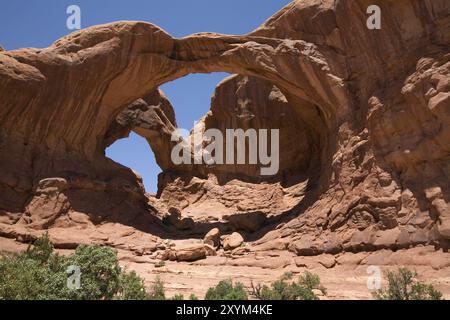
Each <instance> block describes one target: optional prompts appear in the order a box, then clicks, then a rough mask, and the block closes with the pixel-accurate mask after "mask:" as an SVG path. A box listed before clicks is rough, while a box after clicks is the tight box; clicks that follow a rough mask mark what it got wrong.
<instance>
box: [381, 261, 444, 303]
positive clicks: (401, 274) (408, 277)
mask: <svg viewBox="0 0 450 320" xmlns="http://www.w3.org/2000/svg"><path fill="white" fill-rule="evenodd" d="M385 275H386V278H387V281H388V287H387V288H384V289H380V290H377V291H376V292H375V293H373V296H374V297H375V299H377V300H441V299H442V293H441V292H439V291H438V290H436V289H435V288H434V287H433V286H432V285H431V284H425V283H421V282H419V281H417V280H415V278H416V277H417V272H415V271H414V272H413V271H411V270H409V269H407V268H400V269H398V270H397V271H388V272H386V274H385Z"/></svg>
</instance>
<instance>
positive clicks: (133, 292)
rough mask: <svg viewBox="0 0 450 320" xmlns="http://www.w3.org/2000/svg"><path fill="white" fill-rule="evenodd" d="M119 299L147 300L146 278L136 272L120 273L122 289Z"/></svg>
mask: <svg viewBox="0 0 450 320" xmlns="http://www.w3.org/2000/svg"><path fill="white" fill-rule="evenodd" d="M118 299H121V300H147V299H148V295H147V292H146V290H145V285H144V280H143V279H142V278H141V277H139V276H138V275H137V274H136V272H134V271H131V272H129V273H122V274H121V275H120V289H119V295H118Z"/></svg>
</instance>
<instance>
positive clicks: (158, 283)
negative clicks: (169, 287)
mask: <svg viewBox="0 0 450 320" xmlns="http://www.w3.org/2000/svg"><path fill="white" fill-rule="evenodd" d="M149 298H150V300H166V290H165V288H164V282H163V281H162V280H161V278H160V277H159V276H157V277H156V279H155V282H154V283H153V285H152V286H151V288H150V292H149Z"/></svg>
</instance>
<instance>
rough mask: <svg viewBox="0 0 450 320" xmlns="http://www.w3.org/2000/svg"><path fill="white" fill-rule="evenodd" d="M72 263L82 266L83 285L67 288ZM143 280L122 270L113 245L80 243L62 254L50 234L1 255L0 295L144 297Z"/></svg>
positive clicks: (73, 297)
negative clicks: (70, 251) (72, 250)
mask: <svg viewBox="0 0 450 320" xmlns="http://www.w3.org/2000/svg"><path fill="white" fill-rule="evenodd" d="M69 266H76V267H78V268H79V269H80V272H81V277H80V288H78V289H76V288H74V289H70V288H68V285H67V281H68V276H69V275H68V274H67V270H68V267H69ZM146 297H147V294H146V292H145V287H144V282H143V280H142V279H141V278H139V277H138V276H137V275H136V273H133V272H132V273H129V274H127V273H122V271H121V270H120V268H119V264H118V260H117V252H116V251H115V250H114V249H111V248H108V247H101V246H79V247H78V248H77V249H76V251H75V253H74V254H72V255H70V256H68V257H63V256H60V255H58V254H57V253H54V250H53V246H52V244H51V242H50V241H49V239H48V236H47V235H44V236H42V237H41V238H39V239H38V240H36V241H35V242H34V244H33V245H31V246H29V247H28V249H27V250H26V251H24V252H23V253H21V254H9V255H4V256H3V257H1V258H0V299H8V300H13V299H21V300H22V299H27V300H53V299H83V300H89V299H145V298H146Z"/></svg>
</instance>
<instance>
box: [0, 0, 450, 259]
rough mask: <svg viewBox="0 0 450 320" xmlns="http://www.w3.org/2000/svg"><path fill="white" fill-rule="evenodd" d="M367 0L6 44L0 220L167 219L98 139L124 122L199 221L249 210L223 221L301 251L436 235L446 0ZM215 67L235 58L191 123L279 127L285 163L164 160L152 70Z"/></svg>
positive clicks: (444, 127) (72, 223)
mask: <svg viewBox="0 0 450 320" xmlns="http://www.w3.org/2000/svg"><path fill="white" fill-rule="evenodd" d="M371 4H372V1H369V0H354V1H353V0H352V1H350V0H347V1H345V0H341V1H331V0H329V1H328V0H327V1H322V0H308V1H294V2H292V4H290V5H289V6H287V7H286V8H284V9H283V10H281V11H280V12H278V13H277V14H275V15H274V17H272V18H271V19H269V20H268V21H267V22H266V23H265V24H263V25H262V26H261V27H260V28H258V29H257V30H255V31H254V32H252V33H250V34H248V35H244V36H224V35H218V34H210V33H208V34H196V35H193V36H190V37H186V38H183V39H174V38H172V37H171V36H170V35H168V34H166V33H165V32H164V31H162V30H161V29H159V28H157V27H155V26H153V25H150V24H147V23H141V22H118V23H112V24H108V25H102V26H97V27H93V28H89V29H86V30H83V31H80V32H76V33H73V34H71V35H69V36H67V37H65V38H62V39H61V40H59V41H57V42H55V43H54V44H53V45H52V46H50V47H49V48H47V49H22V50H16V51H2V52H0V63H1V67H0V97H2V100H1V101H2V102H1V104H2V107H1V109H0V222H1V225H0V226H1V228H2V234H7V235H11V236H14V235H15V234H18V231H17V230H19V229H16V231H14V230H15V228H20V230H21V231H20V234H21V235H24V234H25V235H26V230H30V229H31V228H35V229H42V228H57V227H58V228H75V227H79V226H80V225H83V227H85V228H87V229H89V230H96V228H98V227H97V224H99V223H100V222H105V221H108V222H111V223H118V224H120V225H122V224H126V225H130V226H139V228H140V229H141V230H144V231H147V232H154V233H155V234H158V236H163V231H161V230H162V229H163V227H162V226H161V225H159V224H158V223H159V221H160V219H159V218H158V215H155V211H156V210H155V208H152V207H151V206H149V204H148V201H147V198H146V197H145V195H144V190H143V188H142V183H141V181H140V179H139V177H137V176H136V175H135V174H134V173H133V172H132V171H131V170H129V169H127V168H124V167H122V166H120V165H118V164H116V163H114V162H112V161H110V160H109V159H107V158H106V157H105V156H104V149H105V147H106V146H107V145H108V144H110V143H112V142H113V141H114V140H115V139H117V138H120V137H123V136H124V135H126V134H128V132H129V131H130V130H134V131H136V132H137V133H139V134H141V135H142V136H144V137H146V138H147V140H148V141H149V144H150V146H151V147H152V149H153V151H154V152H155V155H156V158H157V161H158V163H159V164H160V165H161V167H162V169H163V174H162V175H161V176H160V181H159V192H158V196H159V197H160V200H158V201H160V203H159V206H160V208H162V209H161V210H163V211H164V210H168V209H169V208H170V207H176V208H178V209H182V215H190V216H192V217H193V218H194V220H195V218H196V217H197V218H198V219H199V221H196V222H195V223H194V224H193V225H192V228H193V229H194V230H195V228H197V227H199V225H198V223H201V224H203V225H205V224H206V226H207V227H209V226H208V224H210V223H211V221H215V222H214V223H218V224H224V223H226V224H227V226H228V225H231V224H232V221H225V217H230V216H233V214H247V213H252V212H256V213H257V214H258V215H257V218H251V219H254V220H251V219H250V218H249V217H250V216H243V217H241V218H242V219H238V218H231V220H233V219H234V221H235V222H234V223H235V224H238V225H235V226H234V227H236V228H237V229H245V230H246V231H248V232H253V233H255V234H254V236H256V238H259V239H258V240H257V241H255V242H254V243H253V244H252V245H253V246H255V247H258V246H259V247H261V246H266V247H267V246H268V247H270V246H271V245H272V244H277V246H278V245H279V247H280V248H285V247H287V248H288V249H289V250H290V251H292V252H294V253H296V254H298V255H317V254H321V253H336V252H340V251H361V250H374V249H383V248H389V249H398V248H405V247H408V246H414V245H417V244H434V245H436V246H441V247H447V246H448V245H449V239H450V231H449V230H450V214H449V209H448V208H449V205H448V202H449V190H450V188H449V187H450V186H449V181H450V180H449V177H450V161H449V160H450V159H449V156H448V155H449V149H450V133H449V132H450V131H449V130H450V129H449V128H450V123H449V112H448V111H449V110H450V106H449V103H450V76H449V71H450V62H449V61H450V60H449V59H450V53H449V50H448V47H449V44H450V32H448V31H449V30H450V3H449V2H448V1H446V0H433V1H431V0H424V1H380V4H379V5H380V7H381V9H382V13H383V20H382V21H383V22H382V23H383V27H382V29H381V30H369V29H367V28H366V23H365V22H366V19H367V16H366V14H365V12H366V10H365V9H366V8H367V7H368V6H369V5H371ZM213 71H225V72H230V73H235V74H240V76H234V77H232V78H231V79H228V80H226V81H225V82H223V83H222V84H220V85H219V86H218V88H217V90H216V93H215V96H214V99H213V101H212V106H211V111H210V113H208V114H207V115H206V116H205V118H204V119H203V122H202V125H204V127H205V128H208V127H216V128H218V129H220V130H224V129H226V128H227V127H228V126H232V127H233V128H235V127H242V128H266V127H268V128H271V127H279V128H280V130H282V132H281V135H282V136H283V138H282V139H280V141H281V142H282V145H281V149H282V150H280V154H281V165H280V172H279V174H278V175H276V176H274V177H272V178H271V179H262V178H261V177H260V176H259V175H258V174H257V173H258V169H259V168H258V166H250V165H243V166H231V167H227V166H215V167H208V166H187V167H174V166H173V164H172V163H171V162H170V161H169V160H168V159H169V158H168V153H167V152H168V150H170V149H171V145H170V143H169V140H168V138H169V134H170V133H171V132H172V130H173V127H174V126H176V122H175V117H174V116H173V110H172V111H171V108H170V103H169V102H168V101H167V99H165V98H164V97H163V96H162V94H161V93H160V92H158V91H156V88H157V87H158V86H159V85H161V84H163V83H165V82H167V81H170V80H173V79H176V78H178V77H181V76H184V75H186V74H188V73H192V72H213ZM55 88H57V90H56V89H55ZM139 99H142V100H139ZM158 208H159V207H158ZM260 213H262V214H263V218H264V219H263V220H260V218H259V217H260ZM249 219H250V220H249ZM149 226H153V227H155V228H156V229H158V230H150V229H149V228H150V227H149ZM243 226H244V227H243ZM255 226H256V227H255ZM209 229H211V228H210V227H209V228H208V230H209ZM5 230H6V231H5ZM30 232H31V231H30ZM193 232H195V231H193ZM104 241H105V242H107V241H110V240H104ZM116 244H117V242H116ZM326 264H327V265H329V263H328V262H327V263H326Z"/></svg>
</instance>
